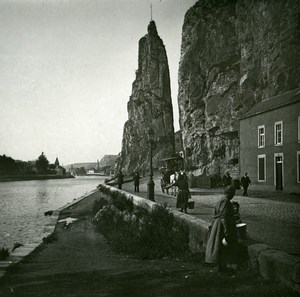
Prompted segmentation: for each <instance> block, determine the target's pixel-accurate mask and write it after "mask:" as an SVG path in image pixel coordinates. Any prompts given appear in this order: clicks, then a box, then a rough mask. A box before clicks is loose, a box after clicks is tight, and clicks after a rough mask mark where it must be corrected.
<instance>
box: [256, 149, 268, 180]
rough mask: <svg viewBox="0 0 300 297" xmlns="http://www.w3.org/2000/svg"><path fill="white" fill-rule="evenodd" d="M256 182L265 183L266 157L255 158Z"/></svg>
mask: <svg viewBox="0 0 300 297" xmlns="http://www.w3.org/2000/svg"><path fill="white" fill-rule="evenodd" d="M257 180H258V181H259V182H265V181H266V155H265V154H264V155H258V156H257Z"/></svg>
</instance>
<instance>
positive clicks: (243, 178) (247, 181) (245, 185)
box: [241, 172, 251, 197]
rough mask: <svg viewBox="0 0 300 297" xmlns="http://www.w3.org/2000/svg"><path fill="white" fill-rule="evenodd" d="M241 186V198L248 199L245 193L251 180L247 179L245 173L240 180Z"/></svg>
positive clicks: (246, 173)
mask: <svg viewBox="0 0 300 297" xmlns="http://www.w3.org/2000/svg"><path fill="white" fill-rule="evenodd" d="M241 184H242V187H243V189H244V193H243V196H246V197H248V192H247V190H248V187H249V186H250V184H251V180H250V178H249V176H248V172H245V175H244V176H242V178H241Z"/></svg>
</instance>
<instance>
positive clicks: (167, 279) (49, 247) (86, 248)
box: [0, 218, 291, 297]
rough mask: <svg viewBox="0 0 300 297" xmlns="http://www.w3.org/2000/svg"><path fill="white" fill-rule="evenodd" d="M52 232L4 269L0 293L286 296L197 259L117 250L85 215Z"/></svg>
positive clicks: (243, 275) (259, 281)
mask: <svg viewBox="0 0 300 297" xmlns="http://www.w3.org/2000/svg"><path fill="white" fill-rule="evenodd" d="M56 231H57V234H58V237H57V240H56V241H54V242H52V243H48V244H43V245H42V246H40V247H39V248H38V249H37V250H36V251H35V252H34V253H32V254H31V255H30V256H28V257H27V258H25V260H24V261H23V262H22V263H21V264H19V265H17V266H15V267H13V268H11V269H10V270H9V271H8V273H7V274H6V276H5V277H4V278H3V279H2V280H1V282H0V296H2V297H4V296H22V297H23V296H43V297H44V296H164V297H165V296H291V295H290V292H286V295H284V294H285V291H284V290H283V289H282V288H281V287H280V286H279V285H278V284H274V283H267V282H265V281H263V280H262V279H261V278H259V277H257V276H256V275H254V274H251V273H249V272H241V273H239V274H236V275H221V274H219V273H217V272H216V270H215V268H211V267H208V266H206V265H204V264H201V263H199V262H198V263H192V262H191V261H182V260H171V259H163V260H155V261H151V260H138V259H134V258H132V257H129V256H127V255H123V254H116V253H114V252H113V251H112V250H111V248H110V246H109V244H108V243H107V242H106V240H105V239H104V238H103V237H102V235H101V234H99V233H97V232H96V231H95V230H94V227H93V225H92V223H91V220H90V218H81V219H80V220H79V221H76V222H74V223H73V224H71V225H69V227H68V228H64V227H63V224H59V225H58V226H57V230H56Z"/></svg>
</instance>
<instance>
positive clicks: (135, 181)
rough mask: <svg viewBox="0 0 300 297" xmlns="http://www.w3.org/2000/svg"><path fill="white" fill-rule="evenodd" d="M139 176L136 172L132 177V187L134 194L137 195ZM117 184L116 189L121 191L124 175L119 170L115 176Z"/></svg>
mask: <svg viewBox="0 0 300 297" xmlns="http://www.w3.org/2000/svg"><path fill="white" fill-rule="evenodd" d="M140 179H141V177H140V175H139V173H138V172H136V173H135V174H134V175H133V185H134V192H136V193H139V191H140ZM117 183H118V189H120V190H121V189H122V185H123V184H124V175H123V173H122V171H121V170H120V171H119V173H118V176H117Z"/></svg>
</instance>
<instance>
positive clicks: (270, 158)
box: [239, 88, 300, 193]
mask: <svg viewBox="0 0 300 297" xmlns="http://www.w3.org/2000/svg"><path fill="white" fill-rule="evenodd" d="M239 138H240V154H239V156H240V160H239V164H240V174H241V175H243V174H244V173H245V172H248V174H249V176H250V179H251V181H252V185H253V187H254V188H256V189H260V190H266V191H273V190H281V191H284V192H290V193H300V88H297V89H294V90H292V91H289V92H286V93H284V94H281V95H278V96H275V97H272V98H270V99H268V100H264V101H262V102H260V103H258V104H257V105H255V106H254V108H253V109H251V110H250V111H249V112H248V113H247V114H246V115H245V116H244V117H242V118H241V119H240V127H239Z"/></svg>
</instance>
